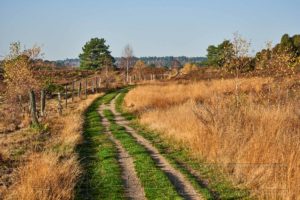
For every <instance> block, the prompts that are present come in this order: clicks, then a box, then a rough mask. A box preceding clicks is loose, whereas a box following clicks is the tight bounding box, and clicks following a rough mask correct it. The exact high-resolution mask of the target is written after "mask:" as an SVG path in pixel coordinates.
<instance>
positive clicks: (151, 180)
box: [104, 110, 182, 199]
mask: <svg viewBox="0 0 300 200" xmlns="http://www.w3.org/2000/svg"><path fill="white" fill-rule="evenodd" d="M104 116H105V117H106V118H107V119H108V120H109V121H110V123H111V125H110V130H111V132H112V134H113V135H114V137H115V138H116V139H117V140H119V141H120V142H121V144H122V146H123V147H124V148H125V149H126V151H127V152H128V153H129V154H130V155H131V156H132V157H133V159H134V165H135V169H136V172H137V175H138V177H139V179H140V181H141V183H142V185H143V187H144V191H145V194H146V197H147V198H148V199H182V198H181V197H180V195H179V194H178V193H177V192H176V189H175V188H174V186H173V185H172V183H171V182H170V180H169V179H168V177H167V176H166V174H165V173H164V172H163V171H161V169H159V168H158V167H157V166H156V163H155V161H154V160H153V159H152V158H151V156H150V154H149V152H147V150H146V149H145V147H143V146H142V145H141V144H139V143H138V142H137V141H136V140H135V139H134V137H133V136H131V135H130V134H129V133H127V132H126V130H125V128H124V127H122V126H120V125H118V124H116V123H115V121H114V115H113V113H112V112H111V111H110V110H104Z"/></svg>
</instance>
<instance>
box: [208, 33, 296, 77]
mask: <svg viewBox="0 0 300 200" xmlns="http://www.w3.org/2000/svg"><path fill="white" fill-rule="evenodd" d="M249 50H250V42H249V41H248V40H246V39H245V38H243V37H242V36H241V35H239V34H238V33H235V34H234V38H233V39H232V40H224V41H223V42H222V43H220V44H218V45H210V46H209V47H208V48H207V60H206V61H205V62H203V64H205V65H208V66H213V67H216V68H222V69H226V70H240V71H242V72H247V71H251V70H263V69H270V68H277V69H284V68H294V67H296V66H299V64H300V35H294V36H289V35H288V34H284V35H283V36H282V37H281V40H280V42H279V43H278V44H276V45H275V46H274V47H273V46H272V43H271V42H267V44H266V47H265V48H264V49H262V50H261V51H259V52H257V53H256V54H255V56H251V55H250V53H249Z"/></svg>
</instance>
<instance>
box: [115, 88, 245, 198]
mask: <svg viewBox="0 0 300 200" xmlns="http://www.w3.org/2000/svg"><path fill="white" fill-rule="evenodd" d="M127 92H128V90H122V91H121V93H120V95H119V96H118V98H117V99H116V110H117V111H118V112H120V113H121V114H122V116H123V117H124V118H126V119H127V120H130V121H131V126H132V127H133V128H134V129H135V130H136V131H137V132H138V133H139V134H140V135H142V136H143V137H144V138H146V139H147V140H149V141H150V142H151V143H152V144H153V145H154V146H155V147H156V148H157V149H158V150H159V152H160V153H161V154H162V155H163V156H164V157H166V158H167V159H168V160H169V162H170V163H171V164H172V165H173V166H174V167H175V168H176V169H178V170H179V171H180V172H181V173H183V174H184V175H185V176H186V178H187V179H188V180H189V181H190V182H191V183H192V185H193V186H194V187H195V189H197V190H198V191H199V192H200V193H201V194H202V195H203V196H204V197H205V198H206V199H250V197H249V196H250V194H249V192H248V191H246V190H244V189H240V188H238V187H235V186H234V185H233V184H232V183H231V182H230V181H229V179H228V178H226V176H224V174H223V173H221V172H220V170H219V169H218V167H217V166H213V165H207V164H205V163H204V162H203V161H199V160H196V159H192V158H191V157H190V156H189V154H188V152H187V151H186V150H185V149H183V148H179V147H176V146H177V145H174V144H173V143H172V142H171V141H167V140H165V139H163V138H161V137H160V135H159V134H158V133H155V132H154V131H152V130H149V129H147V127H145V126H142V125H141V124H139V123H138V121H137V120H136V116H135V115H133V114H131V113H127V112H124V111H123V109H122V104H123V100H124V97H125V95H126V93H127Z"/></svg>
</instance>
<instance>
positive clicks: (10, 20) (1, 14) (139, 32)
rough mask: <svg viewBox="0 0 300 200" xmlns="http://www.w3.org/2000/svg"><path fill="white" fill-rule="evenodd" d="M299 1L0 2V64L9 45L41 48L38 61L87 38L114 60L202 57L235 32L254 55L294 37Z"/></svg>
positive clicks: (75, 49) (76, 49)
mask: <svg viewBox="0 0 300 200" xmlns="http://www.w3.org/2000/svg"><path fill="white" fill-rule="evenodd" d="M299 10H300V1H299V0H81V1H80V0H26V1H25V0H0V56H4V55H6V54H7V53H8V47H9V44H10V43H11V42H13V41H20V42H21V43H22V44H23V45H25V46H26V47H28V48H29V47H31V46H32V45H33V44H38V45H41V46H42V48H43V52H44V53H45V56H44V58H45V59H50V60H55V59H64V58H75V57H78V54H79V53H80V52H81V48H82V46H83V45H84V44H85V42H86V41H88V40H89V39H90V38H92V37H103V38H105V39H106V40H107V43H108V44H109V45H110V47H111V51H112V54H113V56H120V55H121V53H122V49H123V48H124V46H125V45H126V44H127V43H129V44H131V45H132V46H133V49H134V53H135V55H136V56H167V55H171V56H181V55H186V56H205V55H206V48H207V46H208V45H210V44H218V43H220V42H222V40H224V39H226V38H229V39H230V38H232V34H233V33H234V32H236V31H239V33H240V34H242V35H243V36H244V37H246V38H247V39H249V40H251V42H252V48H253V50H259V49H261V48H262V47H264V45H265V42H266V41H270V40H271V41H273V43H277V42H278V41H279V40H280V37H281V36H282V35H283V34H284V33H289V34H290V35H293V34H297V33H300V21H299V19H300V12H299Z"/></svg>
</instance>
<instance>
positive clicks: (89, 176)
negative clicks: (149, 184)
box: [75, 93, 125, 200]
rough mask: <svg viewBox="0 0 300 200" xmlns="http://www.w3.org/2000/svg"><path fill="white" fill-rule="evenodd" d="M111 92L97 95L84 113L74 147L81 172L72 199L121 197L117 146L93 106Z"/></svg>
mask: <svg viewBox="0 0 300 200" xmlns="http://www.w3.org/2000/svg"><path fill="white" fill-rule="evenodd" d="M114 96H115V93H109V94H107V95H105V96H103V97H100V98H98V99H97V100H96V101H94V103H93V104H92V105H91V106H90V107H89V108H88V109H87V111H86V113H85V124H84V131H83V136H84V141H83V143H82V144H81V145H79V146H78V148H77V151H78V154H79V157H80V159H81V165H82V167H83V169H84V173H83V175H82V177H81V180H80V181H79V183H78V184H77V187H76V190H77V191H76V198H75V199H95V200H96V199H116V200H117V199H125V197H124V185H123V181H122V177H121V167H120V165H119V164H118V159H117V149H116V147H115V145H114V144H113V143H112V142H111V140H110V139H109V137H108V135H107V134H104V133H103V132H104V127H103V126H102V125H101V123H100V120H101V118H100V115H99V114H98V112H97V109H98V107H99V105H100V104H101V103H106V102H109V101H110V100H111V99H112V98H114Z"/></svg>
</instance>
